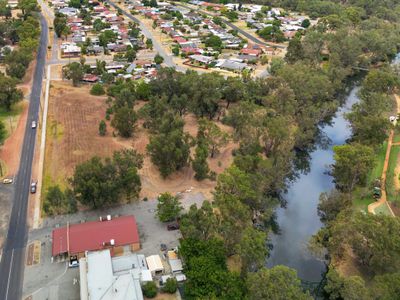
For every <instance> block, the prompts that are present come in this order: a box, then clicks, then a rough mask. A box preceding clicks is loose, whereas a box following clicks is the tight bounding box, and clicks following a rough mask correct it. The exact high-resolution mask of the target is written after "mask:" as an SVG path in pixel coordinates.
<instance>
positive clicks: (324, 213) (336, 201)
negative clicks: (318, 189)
mask: <svg viewBox="0 0 400 300" xmlns="http://www.w3.org/2000/svg"><path fill="white" fill-rule="evenodd" d="M349 207H351V198H350V196H349V195H347V194H343V193H340V192H339V191H337V190H332V191H330V192H329V193H322V194H321V195H320V196H319V203H318V216H319V217H320V219H321V222H323V223H325V224H326V223H328V222H331V221H334V220H335V219H336V217H337V216H338V214H339V213H340V212H341V211H343V210H345V209H347V208H349Z"/></svg>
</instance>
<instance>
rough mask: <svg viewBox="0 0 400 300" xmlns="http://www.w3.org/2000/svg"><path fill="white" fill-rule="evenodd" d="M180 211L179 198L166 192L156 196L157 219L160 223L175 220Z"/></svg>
mask: <svg viewBox="0 0 400 300" xmlns="http://www.w3.org/2000/svg"><path fill="white" fill-rule="evenodd" d="M181 210H182V206H181V204H180V201H179V198H178V197H176V196H175V197H174V196H172V195H171V194H170V193H168V192H166V193H163V194H161V195H160V196H158V204H157V217H158V219H159V220H160V221H161V222H170V221H173V220H175V219H176V218H177V217H178V216H179V214H180V212H181Z"/></svg>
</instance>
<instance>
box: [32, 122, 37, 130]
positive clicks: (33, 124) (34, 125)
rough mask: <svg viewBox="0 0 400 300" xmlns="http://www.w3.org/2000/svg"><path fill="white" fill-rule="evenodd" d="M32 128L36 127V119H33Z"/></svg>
mask: <svg viewBox="0 0 400 300" xmlns="http://www.w3.org/2000/svg"><path fill="white" fill-rule="evenodd" d="M32 128H33V129H35V128H36V121H32Z"/></svg>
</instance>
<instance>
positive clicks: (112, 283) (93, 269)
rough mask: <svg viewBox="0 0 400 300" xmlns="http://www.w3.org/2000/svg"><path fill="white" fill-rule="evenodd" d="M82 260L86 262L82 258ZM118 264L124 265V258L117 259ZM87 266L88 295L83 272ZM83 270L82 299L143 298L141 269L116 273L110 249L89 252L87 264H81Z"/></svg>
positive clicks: (131, 299)
mask: <svg viewBox="0 0 400 300" xmlns="http://www.w3.org/2000/svg"><path fill="white" fill-rule="evenodd" d="M81 262H84V261H83V260H81ZM116 265H117V266H119V267H120V268H123V267H124V262H123V260H117V262H116ZM85 266H87V291H88V292H87V293H86V295H88V297H87V296H84V295H83V296H82V294H84V291H85V286H84V285H85V280H82V278H83V279H85V276H82V273H83V272H84V271H85ZM80 268H82V269H80V272H81V281H80V284H81V299H90V300H100V299H101V300H143V294H142V288H141V286H140V277H141V274H140V273H141V270H140V269H131V270H129V271H128V272H122V273H119V274H118V273H114V272H113V264H112V259H111V254H110V250H108V249H107V250H102V251H95V252H88V253H87V265H86V264H84V263H83V264H82V266H80Z"/></svg>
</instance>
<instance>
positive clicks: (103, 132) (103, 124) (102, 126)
mask: <svg viewBox="0 0 400 300" xmlns="http://www.w3.org/2000/svg"><path fill="white" fill-rule="evenodd" d="M106 133H107V124H106V122H105V121H104V120H101V121H100V123H99V134H100V135H101V136H105V135H106Z"/></svg>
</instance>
